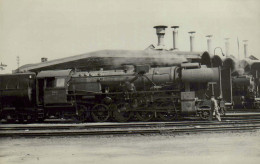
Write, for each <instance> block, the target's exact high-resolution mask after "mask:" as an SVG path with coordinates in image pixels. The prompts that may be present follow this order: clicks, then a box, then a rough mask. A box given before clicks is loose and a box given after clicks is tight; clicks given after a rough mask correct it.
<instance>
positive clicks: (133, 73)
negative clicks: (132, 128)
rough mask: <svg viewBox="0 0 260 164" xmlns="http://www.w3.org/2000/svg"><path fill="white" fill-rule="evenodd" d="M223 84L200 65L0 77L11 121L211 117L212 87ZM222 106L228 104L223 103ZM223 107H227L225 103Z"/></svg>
mask: <svg viewBox="0 0 260 164" xmlns="http://www.w3.org/2000/svg"><path fill="white" fill-rule="evenodd" d="M218 83H220V71H219V69H218V68H207V67H206V66H200V64H196V63H185V64H181V65H180V66H174V67H158V68H150V67H149V66H148V65H139V66H138V65H137V66H135V67H133V66H126V67H125V69H122V70H106V71H103V70H100V71H90V72H77V71H72V70H71V69H69V70H51V71H41V72H39V73H38V74H37V75H36V74H35V73H22V74H10V75H1V76H0V101H1V104H0V105H1V106H0V107H1V108H0V112H1V113H0V115H1V119H6V120H8V121H16V120H19V121H21V122H23V121H25V120H26V121H27V122H32V121H42V120H44V119H46V118H77V119H78V120H80V121H87V120H90V119H92V120H94V121H98V122H103V121H107V120H109V119H115V120H117V121H120V122H125V121H128V120H129V119H131V118H132V119H137V120H140V121H149V120H151V119H153V118H158V119H162V120H167V121H169V120H173V119H175V118H176V116H177V115H198V116H200V117H201V118H203V119H208V118H209V116H210V111H211V106H210V101H209V99H207V98H206V96H205V94H206V93H207V95H210V94H212V90H214V89H212V88H211V89H209V88H210V87H211V86H213V87H214V86H215V85H214V84H218ZM222 104H223V103H222ZM222 107H223V106H222Z"/></svg>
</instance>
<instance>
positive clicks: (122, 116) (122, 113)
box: [113, 103, 133, 122]
mask: <svg viewBox="0 0 260 164" xmlns="http://www.w3.org/2000/svg"><path fill="white" fill-rule="evenodd" d="M113 116H114V118H115V120H117V121H118V122H126V121H128V120H129V119H130V118H131V117H132V116H133V112H131V106H130V104H129V103H120V104H118V105H117V106H116V108H115V109H114V111H113Z"/></svg>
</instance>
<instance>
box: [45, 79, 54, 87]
mask: <svg viewBox="0 0 260 164" xmlns="http://www.w3.org/2000/svg"><path fill="white" fill-rule="evenodd" d="M54 84H55V78H47V79H46V88H54Z"/></svg>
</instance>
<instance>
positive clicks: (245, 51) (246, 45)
mask: <svg viewBox="0 0 260 164" xmlns="http://www.w3.org/2000/svg"><path fill="white" fill-rule="evenodd" d="M243 42H244V54H245V58H247V55H248V54H247V47H248V44H247V42H248V40H243Z"/></svg>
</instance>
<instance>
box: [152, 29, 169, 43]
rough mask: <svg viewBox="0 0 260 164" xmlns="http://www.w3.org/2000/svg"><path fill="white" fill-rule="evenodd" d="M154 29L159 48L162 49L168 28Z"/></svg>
mask: <svg viewBox="0 0 260 164" xmlns="http://www.w3.org/2000/svg"><path fill="white" fill-rule="evenodd" d="M154 28H155V29H156V34H157V36H158V47H160V48H162V47H163V46H164V34H165V29H166V28H167V26H154Z"/></svg>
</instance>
